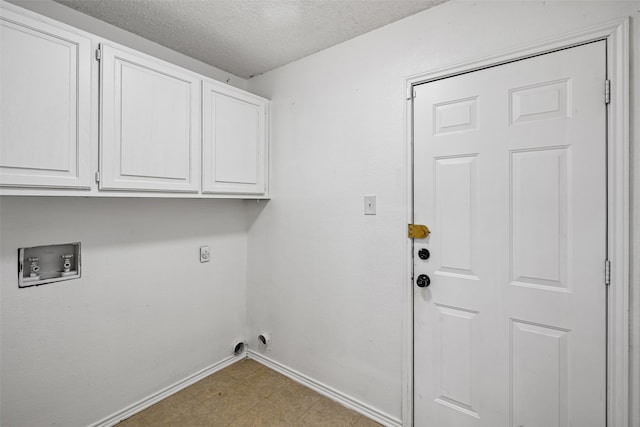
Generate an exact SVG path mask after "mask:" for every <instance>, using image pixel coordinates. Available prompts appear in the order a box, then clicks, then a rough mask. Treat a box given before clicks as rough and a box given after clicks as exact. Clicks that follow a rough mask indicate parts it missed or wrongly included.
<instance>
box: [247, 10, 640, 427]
mask: <svg viewBox="0 0 640 427" xmlns="http://www.w3.org/2000/svg"><path fill="white" fill-rule="evenodd" d="M639 13H640V3H639V2H637V1H636V2H614V1H601V2H548V1H547V2H544V1H537V2H520V1H514V2H451V3H446V4H444V5H440V6H437V7H436V8H434V9H431V10H428V11H425V12H423V13H420V14H418V15H414V16H412V17H409V18H407V19H404V20H402V21H399V22H397V23H394V24H391V25H388V26H387V27H384V28H382V29H379V30H376V31H373V32H370V33H368V34H365V35H363V36H361V37H358V38H356V39H353V40H351V41H348V42H345V43H342V44H340V45H338V46H335V47H333V48H330V49H327V50H325V51H322V52H319V53H317V54H314V55H312V56H309V57H307V58H304V59H302V60H299V61H297V62H294V63H292V64H289V65H287V66H284V67H281V68H279V69H277V70H274V71H272V72H269V73H266V74H264V75H262V76H259V77H257V78H254V79H251V80H249V90H251V91H255V92H257V93H259V94H261V95H263V96H266V97H269V98H271V99H272V107H271V111H272V115H273V116H272V146H271V147H272V189H273V192H272V197H273V200H272V201H271V202H269V204H268V205H267V206H266V207H265V208H264V210H263V212H262V213H261V215H260V216H259V217H258V218H257V219H256V221H255V223H254V224H253V225H252V227H251V228H250V230H249V261H248V265H249V282H248V293H249V305H248V310H249V311H248V312H249V329H250V330H251V331H252V334H251V335H255V333H253V332H254V331H257V330H258V329H264V330H267V331H270V332H271V333H272V349H271V351H270V352H269V353H268V354H267V356H268V357H270V358H272V359H274V360H276V361H278V362H280V363H282V364H284V365H287V366H289V367H290V368H293V369H295V370H297V371H299V372H301V373H303V374H306V375H308V376H311V377H313V378H315V379H316V380H318V381H321V382H323V383H325V384H327V385H329V386H331V387H334V388H336V389H338V390H340V391H342V392H344V393H346V394H348V395H351V396H352V397H354V398H356V399H360V400H361V401H362V402H364V403H366V404H369V405H371V406H373V407H374V408H377V409H378V410H380V411H382V412H385V413H387V414H389V415H391V416H392V417H395V418H401V396H402V394H401V380H402V375H401V374H402V371H401V369H402V359H401V358H402V339H401V338H402V328H401V326H402V321H401V318H402V315H403V313H402V305H401V302H402V292H403V287H404V286H411V285H410V284H408V283H404V282H403V278H404V274H405V265H406V262H407V261H406V260H407V258H406V257H407V254H406V253H405V244H406V237H405V236H406V234H405V233H406V231H405V230H406V218H407V212H406V197H407V196H406V194H405V189H406V175H407V171H406V167H405V165H406V163H405V151H406V142H405V138H404V134H403V132H404V126H405V121H404V117H403V108H404V106H405V101H404V98H405V93H404V88H403V78H404V77H406V76H409V75H413V74H417V73H421V72H426V71H429V70H432V69H435V68H438V67H441V66H444V65H450V64H454V63H458V62H462V61H466V60H470V59H475V58H477V57H480V56H483V55H487V54H496V53H499V52H500V51H502V50H505V49H507V48H511V47H514V46H517V45H519V44H522V43H527V42H533V41H536V40H539V39H543V38H548V37H551V36H555V35H558V34H562V33H566V32H569V31H572V30H576V29H580V28H583V27H586V26H590V25H594V24H598V23H602V22H606V21H609V20H611V19H614V18H619V17H623V16H632V17H633V22H632V29H633V35H632V37H631V38H632V49H633V52H632V57H631V59H632V63H633V68H632V73H631V75H632V80H634V81H632V85H633V86H632V94H633V97H632V110H631V117H632V122H633V124H632V138H633V142H632V145H633V147H632V150H633V159H634V161H633V163H634V170H633V182H634V183H635V186H634V200H635V206H636V209H635V210H634V220H633V222H634V224H638V223H640V216H639V212H640V211H639V210H638V209H637V206H638V200H639V199H640V197H638V196H639V194H640V182H639V176H638V173H637V172H638V170H637V165H638V164H639V162H638V159H639V157H640V156H639V154H640V153H639V151H638V150H637V148H636V147H637V143H638V136H637V132H638V131H637V130H638V129H640V117H639V114H638V113H637V109H636V107H635V106H637V105H638V102H639V101H640V94H639V91H638V87H637V85H636V81H635V76H638V75H640V63H639V61H640V54H639V48H638V44H637V41H638V40H640V31H639V28H638V27H639V26H638V17H639V16H640V15H639ZM367 193H375V194H377V196H378V215H377V216H364V215H363V211H362V209H363V200H362V196H363V194H367ZM639 232H640V230H638V229H637V228H636V229H635V230H634V238H633V241H634V242H635V246H634V248H635V253H636V254H637V253H638V250H640V240H639V236H640V234H639ZM634 259H635V260H636V263H635V264H634V271H633V286H634V287H635V290H637V285H638V281H639V277H640V271H639V270H640V269H638V263H637V259H638V257H637V256H634ZM632 264H633V263H632ZM636 298H637V296H636ZM636 316H637V315H636ZM637 319H638V317H636V326H637V324H638V323H637ZM251 344H254V345H255V341H252V342H251ZM416 363H420V361H416ZM637 376H638V373H637V372H636V373H634V378H637ZM632 399H636V400H637V399H638V396H637V395H635V396H634V397H632Z"/></svg>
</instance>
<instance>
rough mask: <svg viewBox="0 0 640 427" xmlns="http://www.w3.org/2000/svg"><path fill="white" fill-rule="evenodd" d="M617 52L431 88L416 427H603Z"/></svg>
mask: <svg viewBox="0 0 640 427" xmlns="http://www.w3.org/2000/svg"><path fill="white" fill-rule="evenodd" d="M605 48H606V46H605V42H596V43H591V44H587V45H583V46H579V47H575V48H571V49H566V50H563V51H558V52H554V53H549V54H546V55H541V56H538V57H534V58H529V59H526V60H521V61H516V62H512V63H509V64H505V65H502V66H498V67H493V68H488V69H484V70H480V71H476V72H473V73H469V74H464V75H460V76H456V77H451V78H447V79H443V80H439V81H436V82H431V83H426V84H423V85H420V86H417V87H416V88H415V89H416V90H415V99H414V110H413V111H414V220H415V222H417V223H421V224H426V225H427V226H429V228H430V229H431V231H432V232H431V234H430V235H429V237H427V238H426V239H424V240H416V241H415V244H414V249H415V251H416V254H417V251H418V250H419V249H421V248H428V249H429V250H430V252H431V257H430V258H429V259H428V260H421V259H419V257H418V256H417V255H416V256H415V257H414V259H415V265H414V275H415V276H416V277H417V275H419V274H428V275H429V276H430V277H431V284H430V286H428V287H426V288H418V287H415V288H414V304H415V306H414V351H415V354H414V375H415V378H414V408H415V425H416V426H419V427H421V426H424V427H431V426H437V427H459V426H474V427H475V426H478V427H499V426H510V427H538V426H540V427H548V426H552V427H553V426H558V427H560V426H565V427H568V426H570V425H574V426H577V425H579V426H585V427H589V426H593V427H596V426H597V427H601V426H603V425H605V407H606V358H605V355H606V335H605V334H606V311H605V308H606V305H605V304H606V301H605V298H606V287H605V285H604V272H603V271H604V268H603V265H604V261H605V259H606V163H605V162H606V158H605V149H606V122H605V120H606V106H605V104H604V98H603V85H604V81H605V78H606V74H605V70H606V67H605V65H606V51H605Z"/></svg>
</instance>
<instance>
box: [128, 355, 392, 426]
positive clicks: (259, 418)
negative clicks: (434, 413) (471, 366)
mask: <svg viewBox="0 0 640 427" xmlns="http://www.w3.org/2000/svg"><path fill="white" fill-rule="evenodd" d="M379 425H380V424H378V423H375V422H373V421H371V420H370V419H368V418H366V417H364V416H362V415H360V414H358V413H357V412H354V411H352V410H350V409H347V408H345V407H344V406H341V405H340V404H338V403H335V402H333V401H332V400H330V399H327V398H326V397H323V396H321V395H319V394H318V393H316V392H314V391H313V390H311V389H308V388H307V387H304V386H302V385H300V384H298V383H296V382H295V381H292V380H290V379H289V378H287V377H285V376H283V375H280V374H279V373H277V372H274V371H272V370H271V369H269V368H267V367H265V366H263V365H261V364H259V363H257V362H255V361H253V360H250V359H244V360H242V361H240V362H237V363H234V364H233V365H231V366H228V367H227V368H225V369H223V370H221V371H218V372H216V373H215V374H212V375H210V376H208V377H206V378H205V379H203V380H201V381H199V382H197V383H195V384H193V385H191V386H189V387H187V388H185V389H184V390H181V391H179V392H178V393H176V394H174V395H172V396H169V397H168V398H166V399H164V400H162V401H160V402H158V403H156V404H155V405H153V406H151V407H150V408H147V409H145V410H144V411H142V412H139V413H138V414H136V415H134V416H133V417H131V418H128V419H126V420H124V421H123V422H121V423H119V424H118V426H120V427H156V426H163V427H164V426H176V427H201V426H202V427H205V426H212V427H216V426H231V427H236V426H269V427H278V426H291V427H297V426H301V427H303V426H332V427H333V426H336V427H338V426H355V427H368V426H379Z"/></svg>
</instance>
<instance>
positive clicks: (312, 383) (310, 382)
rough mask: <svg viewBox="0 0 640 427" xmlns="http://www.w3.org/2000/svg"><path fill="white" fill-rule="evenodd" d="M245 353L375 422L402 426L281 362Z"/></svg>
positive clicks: (387, 416)
mask: <svg viewBox="0 0 640 427" xmlns="http://www.w3.org/2000/svg"><path fill="white" fill-rule="evenodd" d="M247 355H248V356H249V358H250V359H253V360H255V361H256V362H258V363H261V364H263V365H265V366H267V367H268V368H271V369H273V370H274V371H276V372H279V373H281V374H282V375H284V376H286V377H289V378H291V379H292V380H294V381H296V382H298V383H300V384H302V385H304V386H307V387H309V388H310V389H312V390H314V391H316V392H318V393H320V394H321V395H323V396H326V397H328V398H329V399H331V400H335V401H336V402H338V403H340V404H341V405H343V406H346V407H347V408H349V409H353V410H354V411H356V412H358V413H360V414H362V415H364V416H365V417H367V418H370V419H372V420H373V421H375V422H378V423H380V424H383V425H385V426H387V427H400V426H402V421H401V420H399V419H397V418H394V417H392V416H391V415H388V414H385V413H384V412H382V411H379V410H377V409H375V408H372V407H371V406H369V405H367V404H366V403H363V402H361V401H359V400H358V399H355V398H353V397H351V396H349V395H346V394H344V393H342V392H340V391H338V390H336V389H334V388H332V387H329V386H328V385H325V384H322V383H321V382H320V381H316V380H314V379H313V378H310V377H308V376H306V375H304V374H301V373H300V372H298V371H295V370H293V369H291V368H289V367H287V366H285V365H282V364H281V363H278V362H276V361H275V360H272V359H269V358H268V357H266V356H264V355H263V354H260V353H258V352H256V351H255V350H251V349H250V350H249V351H248V352H247Z"/></svg>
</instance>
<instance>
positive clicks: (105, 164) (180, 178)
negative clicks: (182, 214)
mask: <svg viewBox="0 0 640 427" xmlns="http://www.w3.org/2000/svg"><path fill="white" fill-rule="evenodd" d="M100 51H101V59H100V99H101V119H102V120H101V132H100V136H101V137H100V189H101V190H133V191H163V192H198V191H199V189H200V178H199V177H200V140H201V138H200V135H201V134H200V78H199V77H198V76H197V75H196V74H193V73H190V72H188V71H187V70H185V69H183V68H180V67H178V66H175V65H172V64H169V63H166V62H164V61H161V60H159V59H155V58H153V57H150V56H148V55H144V54H141V53H138V52H135V53H134V52H130V51H128V50H124V49H119V48H115V47H112V46H109V45H104V44H102V45H101V46H100ZM127 73H128V76H129V77H128V79H130V80H127V77H126V75H127ZM142 77H144V78H142ZM136 79H137V80H136ZM145 81H153V84H155V85H156V86H154V87H151V88H146V89H145V88H143V89H142V90H141V92H140V93H133V94H132V93H131V92H132V91H135V90H138V87H139V86H142V83H143V82H145ZM163 84H164V85H166V90H157V91H154V90H153V89H156V88H158V87H161V86H162V85H163ZM145 90H146V92H145ZM127 91H128V92H127ZM144 95H151V96H156V95H157V96H158V97H159V98H160V101H161V103H162V110H158V109H156V108H155V107H156V106H158V107H159V105H154V103H153V102H152V101H153V100H152V99H145V98H144ZM165 95H166V98H163V97H164V96H165ZM125 96H127V97H128V98H126V99H124V98H125ZM185 97H186V99H185ZM168 101H171V102H168ZM179 102H182V103H183V104H185V105H180V104H178V107H183V108H181V109H180V108H178V109H177V110H176V111H175V112H174V113H175V115H173V114H171V113H172V112H171V111H168V110H170V109H171V104H172V103H179ZM127 103H128V104H129V105H127ZM132 103H138V104H141V105H142V106H143V107H144V106H145V105H143V104H145V103H146V104H147V105H146V106H147V107H148V108H149V111H148V113H149V114H150V115H152V117H151V118H150V119H148V120H146V121H145V120H144V119H145V118H144V117H141V115H142V114H139V115H138V116H137V117H132V115H131V114H126V113H125V112H123V110H126V109H127V108H130V107H131V104H132ZM141 105H136V106H135V108H134V110H135V111H136V112H139V111H138V109H139V108H140V106H141ZM181 114H186V115H187V117H186V118H185V117H180V115H181ZM156 115H158V117H156ZM181 119H185V120H186V122H182V123H176V127H175V129H174V128H171V127H170V126H165V125H166V124H167V123H169V122H174V121H175V122H179V121H180V120H181ZM137 120H140V121H141V125H140V128H136V126H137V124H136V121H137ZM145 124H146V126H145ZM160 126H163V128H160ZM163 131H165V132H167V131H168V133H169V134H170V135H169V137H167V136H166V135H163V134H162V133H163ZM127 132H128V133H127ZM174 133H175V135H174ZM142 134H145V135H142ZM141 135H142V136H141ZM172 137H175V139H171V138H172ZM157 143H162V144H163V145H162V146H161V147H159V148H158V149H157V150H152V149H151V148H155V147H153V145H155V144H157ZM145 150H146V151H147V153H148V154H149V155H150V156H153V157H152V158H147V153H145ZM176 153H178V155H176Z"/></svg>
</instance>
